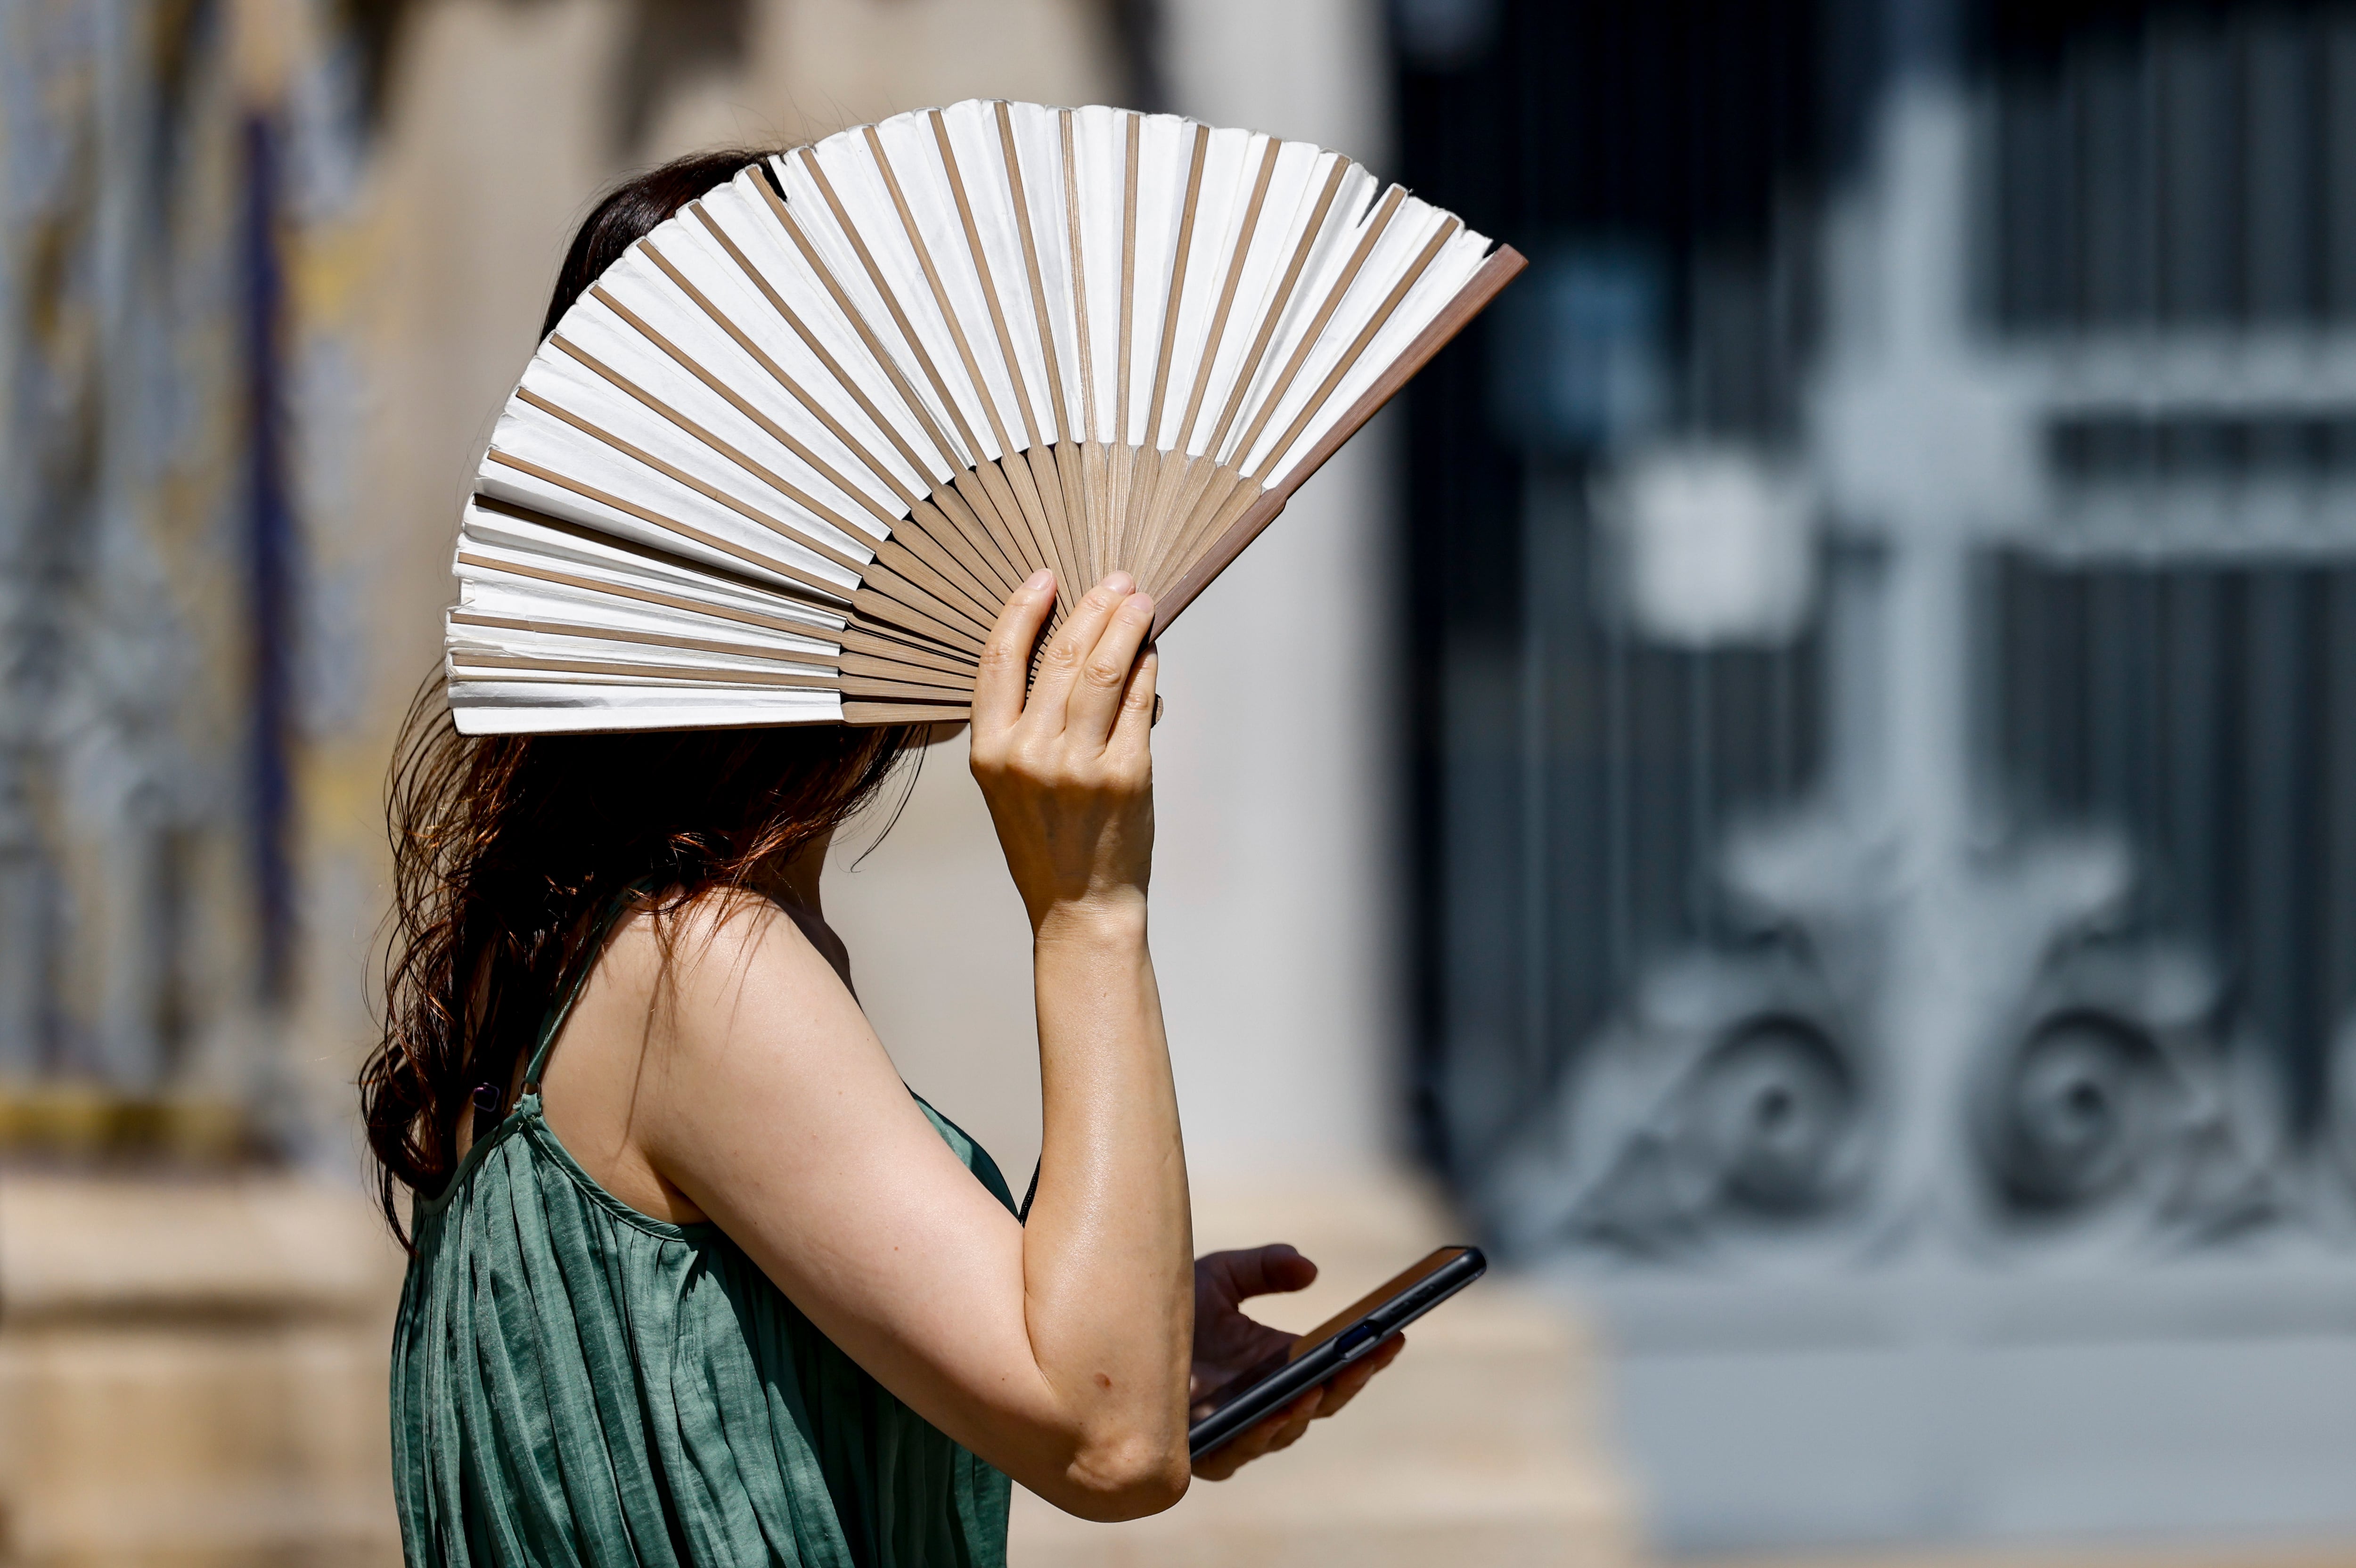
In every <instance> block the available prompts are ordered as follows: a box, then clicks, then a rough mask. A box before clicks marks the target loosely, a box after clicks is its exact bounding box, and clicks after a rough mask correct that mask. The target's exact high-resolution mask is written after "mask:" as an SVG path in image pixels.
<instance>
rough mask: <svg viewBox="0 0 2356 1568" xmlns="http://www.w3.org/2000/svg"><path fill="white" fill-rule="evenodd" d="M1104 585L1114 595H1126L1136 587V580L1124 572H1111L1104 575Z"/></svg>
mask: <svg viewBox="0 0 2356 1568" xmlns="http://www.w3.org/2000/svg"><path fill="white" fill-rule="evenodd" d="M1104 585H1105V586H1106V587H1107V588H1109V589H1111V590H1112V591H1113V592H1115V593H1126V592H1129V591H1130V589H1132V588H1134V587H1136V586H1137V579H1135V578H1134V577H1131V576H1130V574H1129V573H1127V572H1126V571H1111V572H1107V573H1106V574H1105V580H1104Z"/></svg>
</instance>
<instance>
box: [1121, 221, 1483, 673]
mask: <svg viewBox="0 0 2356 1568" xmlns="http://www.w3.org/2000/svg"><path fill="white" fill-rule="evenodd" d="M1528 265H1529V262H1528V261H1526V259H1525V258H1524V257H1523V255H1522V253H1521V252H1520V251H1516V250H1515V249H1514V248H1513V247H1512V246H1510V245H1500V246H1498V247H1497V249H1496V251H1494V253H1492V254H1491V256H1490V257H1489V259H1488V260H1487V261H1483V262H1482V263H1481V267H1480V270H1479V271H1478V272H1474V273H1473V274H1472V279H1471V281H1470V282H1468V283H1465V285H1464V286H1463V287H1462V288H1461V289H1459V290H1457V291H1456V293H1455V296H1454V297H1453V298H1451V300H1450V301H1449V302H1448V304H1446V305H1445V306H1443V307H1442V308H1441V310H1440V313H1439V314H1438V315H1435V316H1433V317H1432V318H1431V321H1430V323H1429V324H1428V325H1426V326H1425V327H1424V329H1423V330H1422V331H1421V332H1419V333H1418V334H1417V335H1416V337H1415V341H1414V342H1412V343H1410V344H1408V347H1407V348H1406V350H1405V351H1404V352H1402V353H1401V354H1400V355H1399V357H1398V358H1397V359H1395V360H1393V361H1392V362H1391V364H1390V365H1389V367H1388V368H1386V369H1385V370H1384V371H1383V373H1382V375H1380V376H1379V377H1377V378H1376V380H1375V384H1374V385H1373V386H1371V387H1368V388H1367V389H1366V390H1365V393H1364V395H1362V396H1361V397H1360V398H1359V399H1358V400H1357V401H1356V402H1355V403H1352V404H1351V405H1350V410H1349V411H1348V412H1347V413H1345V414H1344V415H1343V416H1342V417H1341V418H1340V419H1339V420H1337V421H1334V423H1333V428H1332V429H1331V430H1328V431H1327V432H1325V433H1324V435H1323V437H1321V438H1320V439H1319V440H1318V443H1317V444H1316V445H1315V446H1313V447H1312V448H1311V449H1310V450H1309V453H1308V455H1307V456H1305V457H1303V458H1302V459H1301V461H1300V462H1299V463H1298V464H1294V465H1293V467H1292V468H1291V470H1290V472H1288V473H1287V474H1286V475H1285V476H1284V483H1283V485H1281V486H1280V487H1279V488H1277V489H1273V490H1269V491H1267V492H1265V493H1263V494H1262V495H1260V496H1258V498H1257V499H1256V500H1254V501H1253V503H1252V504H1251V506H1250V507H1248V508H1247V509H1246V510H1245V512H1244V513H1243V515H1242V516H1241V517H1237V519H1236V520H1235V521H1234V522H1233V523H1232V524H1230V525H1229V526H1228V527H1227V528H1226V529H1225V530H1224V531H1223V532H1222V533H1221V534H1220V535H1219V538H1218V542H1217V543H1216V544H1215V545H1214V546H1213V547H1212V548H1211V549H1209V550H1208V551H1207V552H1205V554H1204V555H1203V556H1202V558H1201V559H1200V560H1196V561H1195V562H1194V565H1193V566H1192V567H1189V568H1188V569H1187V571H1186V575H1185V576H1184V577H1183V578H1181V579H1180V580H1179V581H1178V583H1177V585H1176V586H1175V587H1173V588H1172V589H1171V591H1170V592H1169V593H1168V594H1167V595H1166V596H1163V597H1162V600H1161V601H1160V603H1158V604H1157V605H1156V606H1155V608H1154V612H1153V635H1155V636H1157V637H1158V636H1160V635H1162V633H1163V632H1164V631H1165V630H1167V629H1168V628H1169V625H1170V623H1171V622H1173V621H1174V620H1176V619H1177V618H1178V616H1179V613H1181V612H1182V611H1183V610H1184V609H1185V608H1186V606H1187V605H1189V604H1191V603H1194V598H1195V596H1196V595H1197V594H1199V593H1201V592H1203V590H1204V589H1205V588H1207V587H1209V586H1210V585H1211V583H1212V581H1214V580H1215V579H1216V578H1217V577H1218V575H1219V573H1220V572H1222V571H1226V569H1227V567H1228V566H1229V565H1230V564H1232V563H1233V562H1234V560H1235V559H1236V557H1237V556H1238V555H1241V554H1242V553H1243V551H1244V547H1245V546H1246V545H1248V544H1249V543H1251V541H1252V540H1253V539H1257V538H1258V536H1259V533H1260V530H1262V529H1263V528H1267V527H1268V525H1269V523H1271V522H1274V521H1275V520H1276V517H1277V514H1278V513H1280V512H1281V511H1283V510H1284V507H1285V503H1286V502H1288V501H1290V499H1291V498H1292V496H1293V493H1294V492H1295V491H1297V490H1298V489H1300V487H1301V485H1302V484H1303V483H1304V482H1305V481H1306V480H1307V479H1308V478H1309V476H1310V475H1312V474H1314V473H1316V472H1317V470H1318V469H1320V468H1322V467H1323V466H1324V464H1325V462H1326V460H1327V459H1328V458H1331V457H1332V456H1333V454H1334V453H1336V452H1339V451H1340V450H1342V443H1344V442H1346V441H1348V440H1349V439H1350V438H1351V437H1352V436H1354V435H1355V434H1357V433H1358V430H1359V427H1361V426H1362V425H1364V424H1365V422H1366V421H1368V420H1370V419H1372V418H1374V417H1375V414H1376V411H1378V410H1380V409H1381V408H1382V406H1383V405H1384V404H1385V403H1387V402H1389V401H1390V400H1391V399H1392V398H1394V397H1396V396H1397V395H1398V389H1400V388H1401V387H1404V386H1406V385H1407V384H1408V380H1409V379H1412V378H1413V377H1414V375H1415V373H1416V372H1417V371H1419V370H1420V369H1422V368H1424V366H1425V365H1426V364H1428V363H1430V359H1431V357H1432V356H1433V355H1435V354H1437V353H1439V352H1440V349H1441V348H1443V347H1446V346H1447V344H1448V342H1449V340H1450V339H1451V338H1452V337H1454V336H1456V335H1457V334H1458V333H1460V332H1462V331H1463V330H1464V325H1465V323H1467V322H1469V321H1471V320H1472V318H1473V317H1474V316H1476V315H1479V314H1480V313H1481V311H1482V309H1483V307H1484V306H1486V305H1487V304H1488V303H1489V302H1490V301H1491V300H1493V299H1494V298H1496V297H1497V291H1498V290H1500V289H1502V288H1504V287H1505V285H1506V284H1507V283H1512V282H1513V281H1514V279H1515V277H1516V276H1517V275H1518V274H1519V273H1520V272H1521V271H1522V269H1523V268H1524V267H1526V266H1528Z"/></svg>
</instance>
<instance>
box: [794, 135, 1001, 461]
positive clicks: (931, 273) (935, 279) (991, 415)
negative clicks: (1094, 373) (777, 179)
mask: <svg viewBox="0 0 2356 1568" xmlns="http://www.w3.org/2000/svg"><path fill="white" fill-rule="evenodd" d="M864 130H865V134H866V137H867V150H868V153H869V154H870V155H872V156H873V158H874V160H875V168H876V172H877V173H879V174H881V175H882V176H883V188H884V190H886V191H887V192H889V193H890V195H891V197H892V206H893V208H894V209H895V210H896V211H897V212H898V213H899V214H900V229H901V231H902V232H904V233H905V234H906V235H907V237H908V245H909V248H910V249H911V250H913V251H916V265H917V266H918V267H919V268H920V269H922V271H923V272H924V274H925V283H926V286H928V287H929V288H930V289H931V290H932V293H933V304H935V305H936V306H937V307H938V309H939V310H940V313H941V320H942V322H943V323H944V324H945V325H947V326H948V329H949V342H950V343H951V344H952V345H954V346H955V347H956V348H957V353H958V362H959V363H960V364H962V365H963V366H964V367H965V379H966V380H967V381H968V382H969V383H970V384H971V385H972V387H973V395H974V400H975V401H977V402H979V403H980V405H981V417H982V419H983V421H985V422H986V423H987V424H988V425H989V426H990V435H991V441H992V442H993V443H995V444H996V445H997V447H998V450H999V452H1000V453H1001V454H1002V453H1008V452H1012V451H1013V450H1014V443H1013V441H1012V438H1011V437H1009V436H1008V434H1007V433H1006V424H1005V421H1002V420H1001V419H1000V418H999V417H998V400H997V399H996V398H994V397H992V396H991V391H990V383H989V381H987V380H986V379H983V377H982V374H981V364H980V361H979V360H977V359H976V358H975V357H973V345H972V344H970V343H969V342H968V341H966V336H965V325H964V324H963V323H962V322H960V321H959V320H958V312H957V306H955V305H954V304H950V303H949V293H948V289H946V288H944V287H942V286H941V274H940V272H939V271H938V269H937V268H936V267H934V265H933V251H932V247H931V246H929V245H927V244H926V243H925V234H924V230H923V229H921V228H920V227H918V225H917V223H916V214H915V213H914V212H913V211H911V210H909V208H908V195H907V192H905V190H903V189H901V188H900V171H899V170H898V169H896V168H894V166H893V164H892V155H891V154H889V153H888V152H886V151H884V149H883V138H882V137H881V136H879V135H877V134H876V133H875V127H874V126H873V125H869V126H866V127H865V128H864ZM812 161H813V162H815V161H816V160H812ZM957 195H958V199H959V200H962V199H963V197H964V192H963V191H962V190H958V192H957ZM879 286H880V285H879ZM894 316H895V318H897V319H905V318H903V317H899V316H898V312H897V308H896V306H895V308H894ZM911 341H912V342H914V338H913V337H912V338H911ZM916 352H917V353H919V354H923V353H924V352H925V349H924V346H923V345H922V344H917V345H916ZM926 371H927V373H928V374H929V375H930V376H931V377H932V379H933V385H934V388H935V389H937V390H938V391H940V392H941V394H942V396H943V397H944V398H948V387H947V383H946V381H945V379H944V378H942V377H941V375H940V374H939V372H938V369H937V368H936V367H934V366H933V364H932V362H931V360H930V359H929V358H927V359H926ZM949 414H950V417H951V418H953V419H955V420H956V421H958V431H959V432H961V433H963V434H965V435H966V436H968V437H969V438H970V437H971V436H972V434H973V430H972V427H971V426H969V424H967V422H966V421H965V418H964V416H963V415H962V414H961V413H960V412H959V411H958V407H957V403H956V401H955V400H954V399H950V400H949ZM969 445H972V446H973V447H974V462H975V464H977V465H979V464H981V463H983V462H985V461H987V459H988V454H987V453H983V452H982V451H981V450H980V443H977V442H971V441H969Z"/></svg>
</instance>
